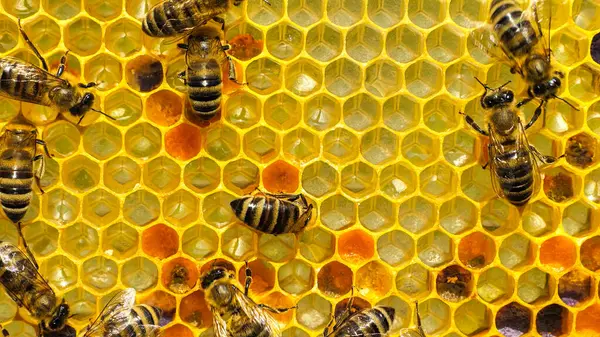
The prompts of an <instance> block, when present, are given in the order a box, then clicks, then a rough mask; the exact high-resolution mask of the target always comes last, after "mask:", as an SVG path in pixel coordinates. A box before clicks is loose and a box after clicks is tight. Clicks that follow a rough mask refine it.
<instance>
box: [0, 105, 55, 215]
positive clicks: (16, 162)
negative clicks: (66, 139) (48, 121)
mask: <svg viewBox="0 0 600 337" xmlns="http://www.w3.org/2000/svg"><path fill="white" fill-rule="evenodd" d="M37 144H42V145H45V143H43V142H42V141H41V140H39V139H37V129H36V128H35V126H33V125H31V124H30V123H29V122H27V121H26V120H25V119H24V118H22V116H21V115H19V117H17V119H15V120H13V121H11V122H10V123H8V124H7V125H6V126H5V127H4V130H3V131H2V134H1V135H0V204H1V205H2V210H3V211H4V214H5V215H6V216H7V217H8V218H9V219H10V220H11V221H13V222H14V223H17V222H19V221H21V219H23V217H24V216H25V213H26V212H27V209H28V208H29V204H30V202H31V197H32V185H33V180H34V178H35V179H36V180H37V182H38V186H39V180H40V179H41V177H42V176H43V174H44V167H45V164H44V157H43V156H42V155H39V156H38V155H37V154H36V149H37ZM36 160H41V164H40V166H39V169H38V170H37V171H36V172H35V174H34V167H33V163H34V161H36Z"/></svg>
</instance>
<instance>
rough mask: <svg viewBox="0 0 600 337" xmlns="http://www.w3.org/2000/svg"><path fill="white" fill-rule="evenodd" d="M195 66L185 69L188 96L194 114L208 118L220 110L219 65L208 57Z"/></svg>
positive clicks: (220, 82)
mask: <svg viewBox="0 0 600 337" xmlns="http://www.w3.org/2000/svg"><path fill="white" fill-rule="evenodd" d="M196 63H200V62H196ZM195 68H197V69H192V68H188V71H187V86H188V98H189V99H190V103H191V105H192V108H193V109H194V111H195V112H196V115H197V116H198V117H199V118H200V119H203V120H209V119H211V118H213V117H214V116H215V115H216V114H217V113H219V111H220V110H221V89H222V79H221V67H220V65H219V63H218V62H217V60H215V59H210V60H208V61H207V62H205V63H201V64H198V66H197V67H195Z"/></svg>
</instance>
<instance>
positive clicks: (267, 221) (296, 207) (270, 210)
mask: <svg viewBox="0 0 600 337" xmlns="http://www.w3.org/2000/svg"><path fill="white" fill-rule="evenodd" d="M312 208H313V206H312V205H309V204H308V202H307V201H306V198H305V197H304V195H302V194H269V193H262V192H261V193H257V194H254V195H248V196H244V197H241V198H239V199H235V200H233V201H232V202H231V209H232V210H233V212H234V214H235V215H236V217H237V218H238V219H239V220H240V221H242V222H244V223H245V224H246V225H248V226H250V227H252V228H254V229H256V230H257V231H259V232H263V233H267V234H283V233H298V232H300V231H302V230H303V229H304V228H305V227H306V226H307V225H308V223H309V221H310V219H311V217H312Z"/></svg>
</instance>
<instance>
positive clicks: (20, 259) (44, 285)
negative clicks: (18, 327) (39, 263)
mask: <svg viewBox="0 0 600 337" xmlns="http://www.w3.org/2000/svg"><path fill="white" fill-rule="evenodd" d="M6 244H8V243H6ZM13 248H14V249H13V250H12V251H11V252H10V253H8V254H2V255H0V263H1V264H2V265H3V269H4V270H5V272H4V273H6V272H10V273H12V274H15V275H18V277H19V279H22V280H27V282H21V283H20V286H21V288H18V289H8V288H6V287H5V289H6V293H7V294H8V295H9V296H10V297H11V298H12V299H13V300H14V301H15V302H16V303H17V304H18V305H19V306H20V307H24V308H26V309H27V310H29V311H31V309H32V308H30V307H29V306H27V305H26V304H25V301H24V300H23V299H24V298H25V295H26V294H29V292H31V291H40V290H45V291H51V292H52V293H54V291H53V290H52V288H51V287H50V285H49V284H48V282H46V280H45V279H44V278H43V277H42V275H41V274H40V273H39V272H38V270H37V268H36V267H35V265H34V264H33V262H31V260H30V259H29V258H28V257H27V254H25V253H23V251H21V250H20V249H19V248H17V247H15V246H13Z"/></svg>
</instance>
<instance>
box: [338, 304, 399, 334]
mask: <svg viewBox="0 0 600 337" xmlns="http://www.w3.org/2000/svg"><path fill="white" fill-rule="evenodd" d="M395 312H396V310H395V309H394V308H392V307H385V306H375V307H373V308H371V309H366V310H363V311H361V312H359V313H356V314H354V315H352V316H351V317H350V318H349V319H348V320H347V321H346V323H344V324H343V325H342V326H341V327H340V329H339V330H338V331H336V332H335V333H334V337H342V336H344V337H346V336H384V335H385V334H386V333H387V332H389V331H390V329H391V327H392V325H393V323H394V319H395V316H394V315H395Z"/></svg>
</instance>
